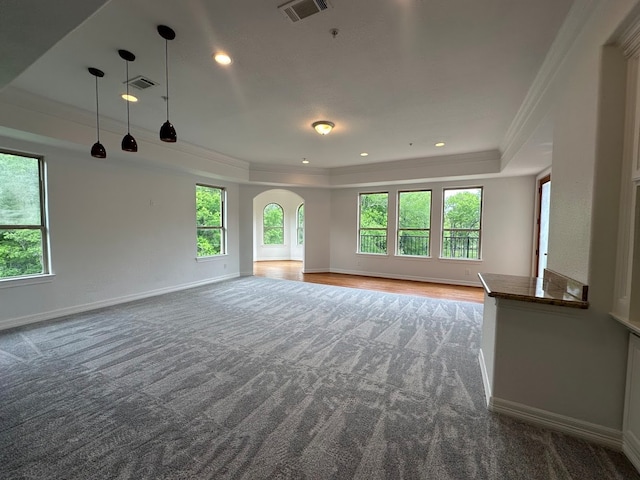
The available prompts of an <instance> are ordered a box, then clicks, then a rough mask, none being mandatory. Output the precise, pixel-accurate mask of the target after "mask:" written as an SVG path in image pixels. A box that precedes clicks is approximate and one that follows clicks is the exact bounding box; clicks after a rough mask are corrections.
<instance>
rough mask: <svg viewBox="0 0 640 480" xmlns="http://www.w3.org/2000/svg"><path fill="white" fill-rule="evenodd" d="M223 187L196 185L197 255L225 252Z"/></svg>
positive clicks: (205, 255)
mask: <svg viewBox="0 0 640 480" xmlns="http://www.w3.org/2000/svg"><path fill="white" fill-rule="evenodd" d="M224 200H225V190H224V189H223V188H217V187H210V186H207V185H196V230H197V240H198V257H211V256H214V255H223V254H224V253H226V241H225V237H226V235H225V227H224Z"/></svg>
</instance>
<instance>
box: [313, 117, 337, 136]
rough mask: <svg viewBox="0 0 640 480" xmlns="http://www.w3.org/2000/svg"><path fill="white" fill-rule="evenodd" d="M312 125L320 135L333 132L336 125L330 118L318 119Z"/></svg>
mask: <svg viewBox="0 0 640 480" xmlns="http://www.w3.org/2000/svg"><path fill="white" fill-rule="evenodd" d="M311 126H312V127H313V128H314V129H315V131H316V132H318V133H319V134H320V135H328V134H329V132H331V129H332V128H333V127H335V126H336V125H335V124H334V123H333V122H329V121H328V120H318V121H317V122H313V123H312V124H311Z"/></svg>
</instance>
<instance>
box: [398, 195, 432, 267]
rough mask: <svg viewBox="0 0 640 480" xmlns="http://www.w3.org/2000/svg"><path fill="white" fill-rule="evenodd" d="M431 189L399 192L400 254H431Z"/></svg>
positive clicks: (425, 255)
mask: <svg viewBox="0 0 640 480" xmlns="http://www.w3.org/2000/svg"><path fill="white" fill-rule="evenodd" d="M430 235H431V190H419V191H412V192H398V245H397V251H398V255H411V256H419V257H427V256H429V249H430Z"/></svg>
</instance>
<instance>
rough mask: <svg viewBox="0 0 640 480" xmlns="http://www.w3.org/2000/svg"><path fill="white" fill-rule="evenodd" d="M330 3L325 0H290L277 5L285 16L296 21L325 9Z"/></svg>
mask: <svg viewBox="0 0 640 480" xmlns="http://www.w3.org/2000/svg"><path fill="white" fill-rule="evenodd" d="M330 6H331V4H330V3H329V2H328V1H327V0H292V1H291V2H287V3H285V4H283V5H280V6H279V7H278V10H280V11H281V12H282V13H283V15H284V16H285V17H287V18H288V19H289V20H291V21H292V22H298V21H300V20H302V19H304V18H307V17H310V16H311V15H315V14H316V13H319V12H322V11H323V10H327V9H328V8H329V7H330Z"/></svg>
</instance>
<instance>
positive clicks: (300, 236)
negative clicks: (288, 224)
mask: <svg viewBox="0 0 640 480" xmlns="http://www.w3.org/2000/svg"><path fill="white" fill-rule="evenodd" d="M300 210H302V221H300ZM296 245H304V202H302V203H301V204H300V205H298V208H296Z"/></svg>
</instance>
